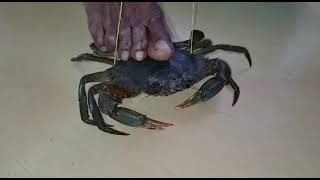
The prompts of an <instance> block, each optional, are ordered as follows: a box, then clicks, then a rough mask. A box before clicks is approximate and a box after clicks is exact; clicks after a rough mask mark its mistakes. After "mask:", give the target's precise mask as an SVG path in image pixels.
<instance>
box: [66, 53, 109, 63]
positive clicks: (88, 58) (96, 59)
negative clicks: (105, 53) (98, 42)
mask: <svg viewBox="0 0 320 180" xmlns="http://www.w3.org/2000/svg"><path fill="white" fill-rule="evenodd" d="M83 60H86V61H94V62H99V63H105V64H109V65H113V60H112V59H110V58H107V57H100V56H97V55H94V54H90V53H83V54H80V55H79V56H77V57H74V58H72V59H71V61H83Z"/></svg>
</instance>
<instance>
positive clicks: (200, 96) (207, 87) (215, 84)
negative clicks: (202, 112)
mask: <svg viewBox="0 0 320 180" xmlns="http://www.w3.org/2000/svg"><path fill="white" fill-rule="evenodd" d="M226 84H227V83H226V82H225V81H224V80H222V79H218V78H216V77H214V78H211V79H209V80H208V81H206V82H205V83H204V84H203V85H202V86H201V88H200V89H199V90H198V91H197V92H196V93H195V94H194V95H193V96H191V97H190V98H189V99H187V100H186V101H184V102H183V103H181V104H180V105H178V106H177V107H179V108H186V107H189V106H192V105H194V104H197V103H199V102H201V101H202V102H203V101H207V100H209V99H211V98H212V97H214V96H216V95H217V94H218V93H219V92H220V91H221V90H222V89H223V87H224V86H225V85H226Z"/></svg>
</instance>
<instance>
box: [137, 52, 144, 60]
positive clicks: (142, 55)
mask: <svg viewBox="0 0 320 180" xmlns="http://www.w3.org/2000/svg"><path fill="white" fill-rule="evenodd" d="M143 58H144V52H143V51H137V52H136V60H138V61H142V60H143Z"/></svg>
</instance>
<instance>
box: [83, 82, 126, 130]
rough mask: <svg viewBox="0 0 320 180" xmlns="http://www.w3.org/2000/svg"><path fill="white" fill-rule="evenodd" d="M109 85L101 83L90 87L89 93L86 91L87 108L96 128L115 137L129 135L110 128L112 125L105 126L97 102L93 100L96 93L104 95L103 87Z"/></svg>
mask: <svg viewBox="0 0 320 180" xmlns="http://www.w3.org/2000/svg"><path fill="white" fill-rule="evenodd" d="M108 84H110V83H108V82H103V83H100V84H97V85H94V86H92V87H91V88H90V89H89V91H88V101H89V108H90V111H91V114H92V118H93V121H94V122H95V123H96V125H97V127H98V128H99V129H100V130H102V131H104V132H106V133H110V134H115V135H129V134H127V133H124V132H121V131H118V130H115V129H113V128H111V127H112V125H109V124H106V123H105V122H104V120H103V117H102V114H101V111H100V109H99V107H98V105H97V102H96V100H95V98H94V96H95V95H96V94H98V93H106V89H105V86H106V85H108Z"/></svg>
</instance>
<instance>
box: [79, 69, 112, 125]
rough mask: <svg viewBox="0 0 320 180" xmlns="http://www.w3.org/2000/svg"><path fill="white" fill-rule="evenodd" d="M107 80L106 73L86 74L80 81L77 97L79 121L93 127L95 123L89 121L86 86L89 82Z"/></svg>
mask: <svg viewBox="0 0 320 180" xmlns="http://www.w3.org/2000/svg"><path fill="white" fill-rule="evenodd" d="M107 79H108V75H107V71H102V72H97V73H93V74H87V75H85V76H83V77H82V78H81V79H80V83H79V89H78V96H79V107H80V115H81V120H82V121H83V122H85V123H87V124H91V125H95V122H94V121H92V120H91V119H89V113H88V104H87V95H86V84H87V83H91V82H103V81H106V80H107Z"/></svg>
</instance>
